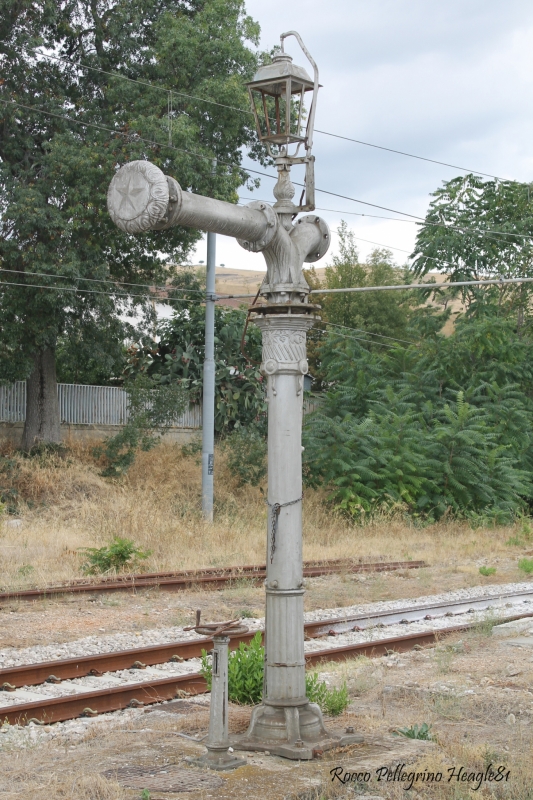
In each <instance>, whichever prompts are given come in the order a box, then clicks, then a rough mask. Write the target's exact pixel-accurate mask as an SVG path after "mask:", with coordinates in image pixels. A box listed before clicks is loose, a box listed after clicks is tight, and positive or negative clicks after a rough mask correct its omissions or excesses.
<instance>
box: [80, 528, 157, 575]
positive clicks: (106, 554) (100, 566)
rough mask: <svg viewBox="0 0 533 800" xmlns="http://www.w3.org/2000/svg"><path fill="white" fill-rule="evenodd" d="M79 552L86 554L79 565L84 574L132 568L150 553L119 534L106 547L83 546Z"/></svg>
mask: <svg viewBox="0 0 533 800" xmlns="http://www.w3.org/2000/svg"><path fill="white" fill-rule="evenodd" d="M80 552H82V553H85V554H86V555H87V561H85V563H84V564H82V567H81V569H82V571H83V572H84V573H85V574H86V575H95V574H97V573H103V572H110V571H111V570H116V571H117V572H118V571H119V570H122V569H125V567H129V568H133V567H136V566H138V564H139V562H140V561H144V560H145V559H146V558H148V556H149V555H150V554H151V551H150V550H146V551H145V550H141V549H140V548H139V547H137V545H136V544H135V542H133V541H132V540H131V539H122V538H121V537H120V536H115V537H114V538H113V539H112V540H111V543H110V544H109V545H108V546H107V547H83V548H81V551H80Z"/></svg>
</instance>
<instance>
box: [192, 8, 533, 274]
mask: <svg viewBox="0 0 533 800" xmlns="http://www.w3.org/2000/svg"><path fill="white" fill-rule="evenodd" d="M247 10H248V13H249V14H250V15H251V16H252V17H253V18H254V19H255V20H257V21H258V22H259V24H260V25H261V46H262V47H263V48H265V49H270V48H271V47H273V46H274V45H276V44H278V43H279V35H280V33H282V32H284V31H287V30H291V29H296V30H297V31H298V32H299V33H300V35H301V36H302V38H303V40H304V42H305V44H306V45H307V47H308V49H309V51H310V52H311V54H312V55H313V57H314V59H315V61H316V62H317V64H318V67H319V70H320V82H321V84H322V85H323V88H322V89H321V90H320V93H319V101H318V107H317V117H316V128H318V129H321V130H324V131H330V132H332V133H336V134H340V135H343V136H349V137H353V138H355V139H360V140H363V141H365V142H370V143H373V144H378V145H382V146H385V147H390V148H394V149H397V150H404V151H406V152H409V153H414V154H416V155H420V156H425V157H428V158H433V159H437V160H439V161H445V162H448V163H451V164H456V165H458V166H462V167H466V168H467V169H468V170H472V171H476V170H481V171H482V172H486V173H490V174H492V175H495V176H498V177H502V178H514V179H516V180H520V181H532V180H533V3H532V2H531V0H505V2H503V0H432V2H428V0H372V2H368V0H367V1H366V2H361V0H330V2H325V0H248V2H247ZM286 49H287V51H288V52H289V53H290V54H291V55H292V56H293V57H294V60H295V62H296V63H299V64H301V65H302V66H304V65H306V61H305V57H304V56H303V54H301V52H300V51H299V48H298V45H297V43H296V40H295V39H289V40H288V42H287V45H286ZM313 152H314V155H315V156H316V184H317V187H319V188H322V189H327V190H328V191H333V192H337V193H339V194H344V195H348V196H349V197H354V198H357V199H360V200H366V201H368V202H370V203H376V204H378V205H381V206H386V207H389V208H392V209H396V210H398V211H404V212H408V213H411V214H418V215H420V216H424V214H425V210H426V208H427V205H428V202H429V199H430V198H429V195H430V193H431V192H432V191H434V190H435V189H436V188H437V187H438V186H439V185H440V184H441V182H442V181H444V180H449V179H451V178H453V177H455V176H457V175H459V174H463V173H461V172H460V171H459V170H457V169H450V168H447V167H444V166H437V165H435V164H428V163H426V162H423V161H417V160H414V159H412V158H406V157H404V156H400V155H395V154H393V153H387V152H384V151H382V150H376V149H372V148H370V147H365V146H362V145H359V144H353V143H351V142H343V141H341V140H338V139H333V138H331V137H329V136H325V135H322V134H318V133H317V134H316V136H315V144H314V148H313ZM253 166H255V167H256V168H257V164H255V165H253ZM259 169H261V167H259ZM299 169H301V168H295V169H293V175H294V177H295V179H297V180H301V178H302V176H301V175H299V174H298V171H299ZM271 171H272V170H271ZM273 183H274V182H273V181H271V180H268V179H263V180H262V186H261V188H260V189H259V190H257V191H256V192H255V193H254V195H255V196H256V197H257V198H260V199H267V200H270V199H273V198H272V187H273ZM242 195H243V197H250V196H251V195H250V194H249V192H247V191H246V190H243V191H242ZM316 202H317V206H318V207H320V208H327V209H333V211H322V210H321V211H320V212H319V213H320V215H321V216H323V217H324V218H325V219H326V220H327V222H328V224H329V225H330V226H331V228H332V230H334V229H335V228H336V227H337V225H338V224H339V222H340V220H341V219H345V220H346V221H347V223H348V224H349V225H350V227H351V228H352V229H353V231H354V232H355V235H356V236H357V237H360V238H361V239H370V240H372V241H375V242H379V243H380V244H382V245H385V246H388V247H390V248H391V249H392V248H393V247H396V248H401V249H403V250H406V251H409V252H410V251H411V249H412V247H413V244H414V238H415V234H416V226H415V225H413V224H412V223H410V222H396V221H389V222H387V221H385V220H377V219H374V220H372V219H371V218H369V217H361V216H355V215H353V214H350V213H348V212H358V213H359V214H361V213H364V212H365V211H366V212H367V213H369V214H383V215H385V216H387V215H388V216H396V215H395V214H390V213H389V212H384V211H379V210H376V209H372V208H370V207H368V206H366V207H365V206H363V205H361V204H359V203H352V202H349V201H347V200H341V199H339V198H335V197H331V196H328V195H325V194H320V193H317V201H316ZM358 244H359V247H360V253H361V256H362V257H363V258H364V257H365V256H366V255H367V254H368V253H369V252H370V250H371V249H372V248H373V245H371V244H367V243H365V242H363V241H359V242H358ZM335 248H336V239H335V237H333V242H332V249H331V250H330V252H329V253H328V255H327V256H326V257H325V258H324V259H323V260H322V261H320V262H318V263H317V266H325V265H326V264H327V263H328V260H329V258H330V256H331V253H332V252H335ZM401 249H400V250H392V252H393V254H394V257H395V259H396V260H397V261H398V263H403V261H404V259H405V256H406V253H404V252H402V251H401ZM200 259H203V260H205V243H203V244H202V243H201V244H200V245H199V246H198V249H197V252H196V254H195V256H194V257H193V260H196V261H198V260H200ZM220 263H223V264H225V266H226V267H228V268H231V267H233V268H240V269H242V268H246V267H249V268H253V269H262V268H264V259H263V257H262V256H261V255H260V254H258V255H253V254H249V253H246V252H245V251H244V250H242V249H241V248H240V247H239V246H238V245H237V243H236V242H235V241H234V240H232V239H229V238H227V237H224V236H218V237H217V264H220Z"/></svg>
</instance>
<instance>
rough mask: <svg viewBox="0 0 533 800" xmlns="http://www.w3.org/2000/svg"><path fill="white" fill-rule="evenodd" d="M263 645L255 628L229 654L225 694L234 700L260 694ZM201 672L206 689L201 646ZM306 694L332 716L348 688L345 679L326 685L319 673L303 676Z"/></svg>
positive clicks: (250, 701)
mask: <svg viewBox="0 0 533 800" xmlns="http://www.w3.org/2000/svg"><path fill="white" fill-rule="evenodd" d="M264 660H265V648H264V647H263V645H262V644H261V632H260V631H258V632H257V633H256V634H255V636H254V638H253V639H252V641H251V642H250V644H245V643H244V642H241V643H240V644H239V647H238V648H237V650H234V651H233V652H232V653H230V654H229V657H228V697H229V699H230V700H231V701H233V702H234V703H242V704H243V705H255V704H256V703H260V702H261V699H262V697H263V668H264ZM200 672H201V673H202V675H203V676H204V678H205V679H206V681H207V686H208V689H209V690H211V685H212V665H211V663H210V659H209V656H208V653H207V651H206V650H202V666H201V669H200ZM305 691H306V695H307V697H308V698H309V700H310V701H311V702H312V703H317V704H318V705H319V706H320V708H321V709H322V711H324V713H326V714H330V715H331V716H337V715H338V714H342V712H343V711H344V710H345V708H346V707H347V705H348V703H349V698H348V688H347V686H346V683H344V684H343V685H342V686H341V687H340V689H335V688H333V689H328V687H327V684H326V683H325V682H324V681H320V680H319V679H318V673H317V672H314V673H308V674H307V675H306V676H305Z"/></svg>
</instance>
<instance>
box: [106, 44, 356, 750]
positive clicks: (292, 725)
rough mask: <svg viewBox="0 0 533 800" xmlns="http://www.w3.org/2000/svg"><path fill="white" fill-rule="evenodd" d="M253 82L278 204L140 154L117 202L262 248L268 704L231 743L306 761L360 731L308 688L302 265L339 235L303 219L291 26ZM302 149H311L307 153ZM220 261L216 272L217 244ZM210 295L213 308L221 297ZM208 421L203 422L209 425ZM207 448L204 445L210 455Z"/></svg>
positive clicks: (308, 116) (306, 309)
mask: <svg viewBox="0 0 533 800" xmlns="http://www.w3.org/2000/svg"><path fill="white" fill-rule="evenodd" d="M289 36H294V37H295V38H296V39H297V40H298V42H299V44H300V46H301V48H302V50H303V52H304V53H305V55H306V56H307V58H308V60H309V62H310V63H311V64H312V66H313V69H314V77H313V79H312V78H310V77H309V75H308V74H307V72H306V70H305V69H304V68H303V67H299V66H297V65H296V64H293V63H292V58H291V56H289V55H288V54H287V53H285V52H284V48H283V44H284V40H285V39H286V38H287V37H289ZM247 85H248V89H249V91H250V95H251V98H252V101H253V103H254V104H253V107H254V112H255V118H256V124H257V129H258V134H259V137H260V140H261V141H262V142H264V143H265V144H266V145H267V147H268V150H269V153H270V155H271V156H272V157H273V158H274V160H275V164H276V167H277V170H278V182H277V184H276V186H275V187H274V197H275V198H276V203H275V204H274V205H273V206H270V205H268V203H264V202H260V201H254V202H252V203H250V204H249V205H248V206H245V207H239V206H236V205H233V204H231V203H226V202H223V201H221V200H214V199H212V198H209V197H201V196H199V195H195V194H192V193H190V192H185V191H183V190H182V189H181V187H180V186H179V184H178V183H177V181H175V180H174V178H171V177H168V176H165V175H164V174H163V173H162V172H161V170H160V169H158V168H157V167H156V166H154V165H153V164H150V163H149V162H148V161H132V162H130V163H129V164H126V165H125V166H124V167H122V168H121V169H120V170H119V171H118V172H117V173H116V174H115V177H114V178H113V180H112V181H111V185H110V187H109V191H108V209H109V213H110V215H111V218H112V219H113V221H114V222H115V224H116V225H118V226H119V228H121V230H123V231H126V232H127V233H141V232H142V231H147V230H164V229H166V228H170V227H172V226H173V225H185V226H189V227H192V228H197V229H199V230H203V231H211V232H213V233H221V234H224V235H226V236H234V237H235V238H236V239H237V241H238V242H239V244H240V245H241V246H242V247H244V248H245V249H246V250H248V251H251V252H254V253H259V252H262V253H263V254H264V257H265V260H266V264H267V274H266V277H265V280H264V281H263V284H262V286H261V295H262V299H263V301H264V302H263V303H262V304H261V305H257V306H254V307H253V309H252V310H253V313H254V322H255V323H256V325H257V326H258V327H259V328H260V329H261V332H262V336H263V359H262V363H261V372H262V374H263V375H264V376H265V378H266V383H267V392H268V506H269V509H268V523H267V525H268V527H267V543H268V546H267V554H268V555H267V574H266V581H265V590H266V614H265V639H266V642H265V682H264V696H263V702H262V703H261V704H260V705H259V706H256V707H255V708H254V710H253V711H252V716H251V720H250V727H249V729H248V731H247V732H246V734H244V735H243V736H242V737H239V738H238V739H234V740H233V746H234V748H236V749H241V750H263V751H265V750H267V751H268V752H269V753H272V754H274V755H279V756H284V757H285V758H290V759H294V760H298V761H301V760H308V759H311V758H314V757H315V756H316V755H317V753H320V752H322V751H324V750H328V749H331V748H334V747H339V746H343V745H345V744H352V743H354V742H361V741H362V740H363V737H362V736H360V735H358V734H354V733H353V730H352V729H349V730H346V734H344V733H343V732H340V731H338V732H335V731H330V730H328V729H326V728H325V726H324V721H323V719H322V712H321V710H320V707H319V706H318V705H316V704H315V703H311V702H310V701H309V699H308V698H307V697H306V686H305V653H304V592H305V588H304V581H303V563H302V500H303V497H302V452H301V451H302V446H301V445H302V414H303V394H304V392H303V390H304V378H305V375H306V374H307V371H308V364H307V358H306V336H307V331H308V330H309V329H310V328H311V327H312V326H313V324H314V323H315V321H316V320H317V319H319V317H318V311H319V307H318V306H314V305H312V304H311V303H309V291H310V290H309V286H308V284H307V282H306V280H305V277H304V275H303V272H302V267H303V264H304V262H307V263H313V262H315V261H318V260H319V259H320V258H322V257H323V256H324V255H325V253H326V252H327V250H328V247H329V244H330V234H329V230H328V226H327V225H326V223H325V222H324V221H323V220H322V219H320V217H317V216H316V215H315V214H309V215H306V216H304V217H300V218H299V219H298V220H297V221H296V222H295V219H296V217H297V216H298V215H299V214H300V213H301V212H302V211H314V208H315V203H314V156H312V155H311V147H312V139H313V122H314V116H315V109H316V99H317V93H318V88H319V82H318V68H317V66H316V64H315V62H314V61H313V59H312V58H311V56H310V54H309V52H308V51H307V49H306V48H305V45H304V44H303V42H302V40H301V38H300V36H299V35H298V34H297V33H296V32H295V31H289V32H288V33H284V34H282V36H281V52H279V53H277V54H276V55H275V56H274V57H273V59H272V63H271V64H265V65H263V66H261V67H260V68H259V70H258V71H257V73H256V75H255V76H254V79H253V80H252V81H250V82H249V83H248V84H247ZM306 93H311V98H312V99H311V104H310V107H309V108H305V107H304V95H305V94H306ZM254 101H257V102H254ZM302 147H303V149H304V151H305V154H303V155H299V151H300V150H301V149H302ZM294 165H304V166H305V170H306V178H305V203H303V204H302V200H303V197H302V200H301V201H300V204H299V205H295V204H294V203H293V202H292V198H293V197H294V195H295V187H294V185H293V184H292V182H291V177H290V171H291V167H292V166H294ZM211 258H212V259H213V276H214V249H213V250H212V255H211ZM209 272H210V270H209V266H208V271H207V274H208V275H209ZM212 290H213V291H214V283H213V285H212ZM208 293H209V288H208ZM207 303H208V306H211V308H212V307H213V305H214V303H212V302H210V301H209V300H208V301H207ZM206 336H207V326H206ZM206 358H207V339H206ZM206 422H207V420H205V419H204V425H205V424H206ZM204 441H205V440H204ZM211 453H212V451H211ZM209 454H210V453H209V451H208V450H204V457H206V456H207V457H209ZM207 471H208V472H209V462H208V461H207ZM208 477H209V476H208ZM211 477H212V476H211Z"/></svg>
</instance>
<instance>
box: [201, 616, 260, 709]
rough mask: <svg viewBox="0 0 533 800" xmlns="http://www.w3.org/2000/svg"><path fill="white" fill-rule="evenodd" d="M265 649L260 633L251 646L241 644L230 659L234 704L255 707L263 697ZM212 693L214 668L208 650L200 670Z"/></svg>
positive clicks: (229, 675) (231, 692) (230, 681)
mask: <svg viewBox="0 0 533 800" xmlns="http://www.w3.org/2000/svg"><path fill="white" fill-rule="evenodd" d="M264 658H265V648H264V647H263V645H262V644H261V631H258V632H257V633H256V634H255V636H254V638H253V639H252V641H251V642H250V644H245V643H244V642H241V643H240V644H239V646H238V648H237V649H236V650H234V651H233V652H232V653H230V654H229V657H228V697H229V699H230V700H231V701H232V702H234V703H242V704H243V705H255V704H256V703H260V702H261V698H262V697H263V663H264ZM200 672H201V673H202V675H203V676H204V678H205V679H206V681H207V686H208V688H209V690H210V691H211V683H212V676H211V673H212V666H211V663H210V661H209V657H208V654H207V651H206V650H202V668H201V670H200Z"/></svg>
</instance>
